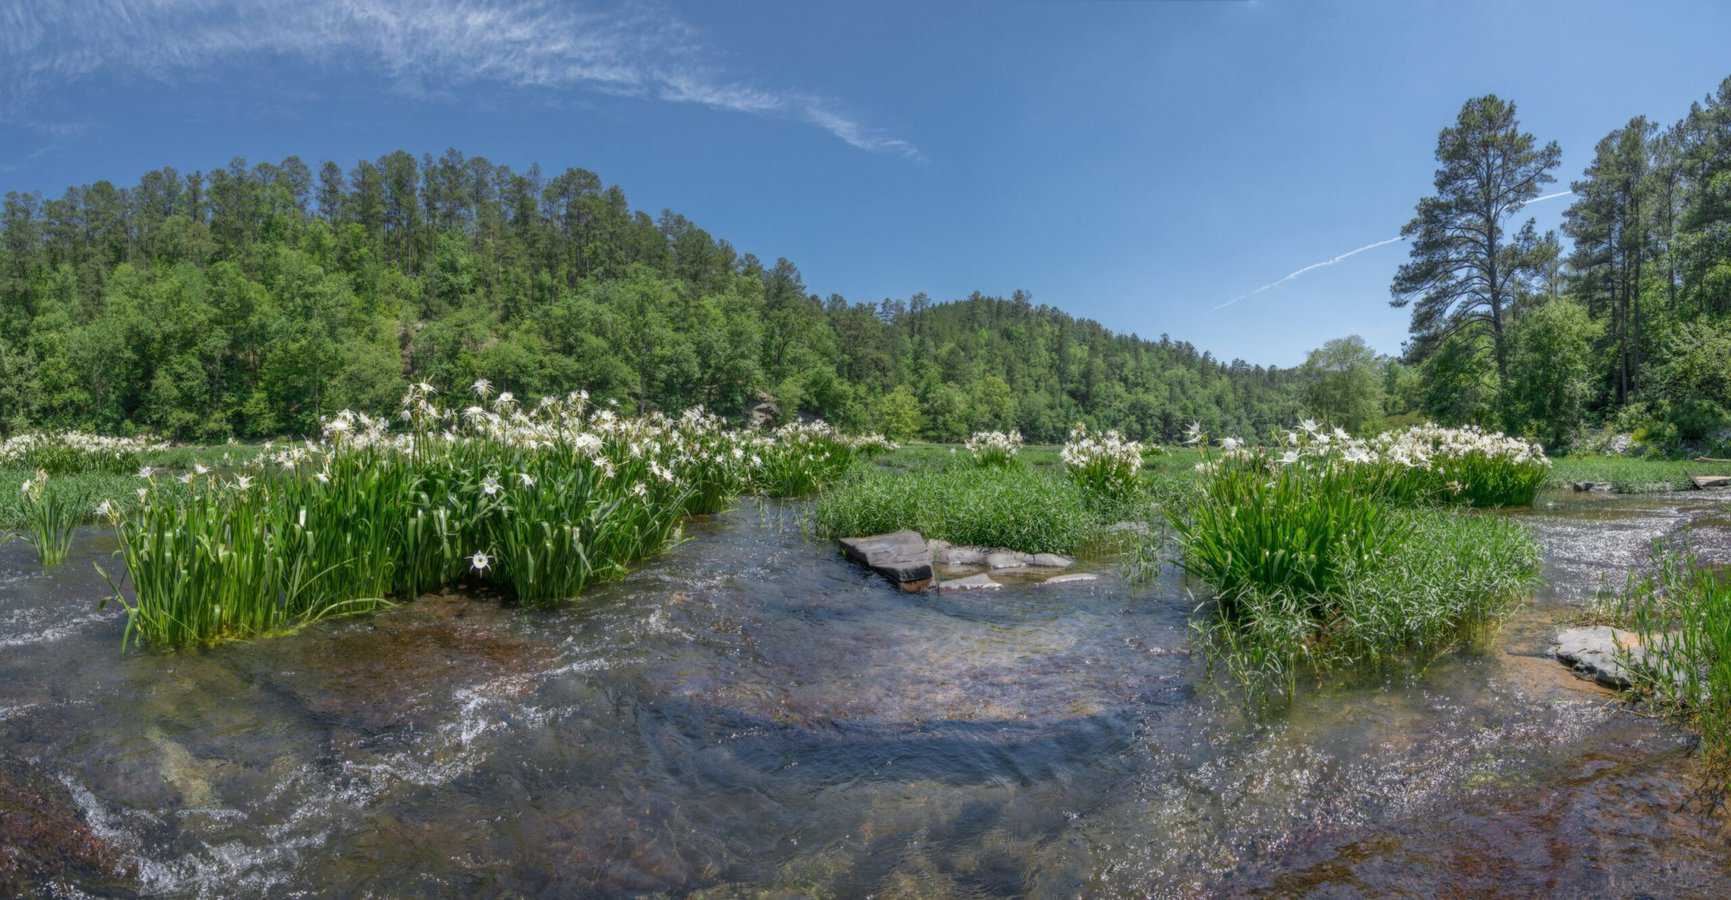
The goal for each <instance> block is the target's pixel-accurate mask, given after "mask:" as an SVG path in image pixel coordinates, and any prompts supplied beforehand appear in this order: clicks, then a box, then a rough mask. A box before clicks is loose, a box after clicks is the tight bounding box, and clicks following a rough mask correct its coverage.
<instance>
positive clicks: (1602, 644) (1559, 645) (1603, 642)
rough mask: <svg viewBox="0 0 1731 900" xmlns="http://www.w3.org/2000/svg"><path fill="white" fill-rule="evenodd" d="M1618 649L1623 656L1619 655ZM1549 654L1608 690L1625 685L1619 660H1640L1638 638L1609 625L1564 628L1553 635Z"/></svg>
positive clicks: (1626, 676)
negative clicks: (1554, 655)
mask: <svg viewBox="0 0 1731 900" xmlns="http://www.w3.org/2000/svg"><path fill="white" fill-rule="evenodd" d="M1619 650H1623V651H1625V653H1624V654H1619V653H1618V651H1619ZM1551 651H1552V652H1553V653H1555V654H1556V655H1557V659H1558V661H1560V662H1562V664H1563V665H1566V666H1569V667H1570V668H1573V669H1574V670H1575V674H1577V675H1580V676H1582V677H1584V678H1591V679H1593V680H1594V681H1597V682H1598V683H1600V684H1602V685H1604V686H1606V687H1610V688H1626V687H1628V686H1629V671H1628V669H1627V667H1625V666H1624V665H1623V658H1628V659H1631V660H1633V661H1635V662H1639V661H1640V660H1641V658H1642V650H1641V639H1640V637H1639V636H1638V635H1636V634H1635V633H1634V632H1632V631H1624V630H1623V629H1621V628H1612V627H1610V626H1609V625H1594V626H1592V627H1587V628H1565V629H1564V630H1563V631H1562V632H1561V633H1559V634H1558V635H1557V639H1556V642H1555V643H1554V644H1552V646H1551Z"/></svg>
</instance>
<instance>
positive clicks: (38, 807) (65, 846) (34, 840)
mask: <svg viewBox="0 0 1731 900" xmlns="http://www.w3.org/2000/svg"><path fill="white" fill-rule="evenodd" d="M137 879H138V865H137V863H135V862H132V861H131V860H129V859H127V857H126V856H125V854H124V853H122V852H121V850H120V849H119V848H116V847H114V846H113V845H112V844H110V843H109V842H108V841H107V840H105V839H104V838H103V837H102V836H101V835H99V834H97V832H96V831H94V830H93V829H92V828H91V827H90V825H89V823H88V822H86V821H85V820H84V816H83V815H82V814H81V813H80V812H79V810H78V806H77V804H76V803H75V802H74V800H73V798H72V796H71V794H70V793H69V792H68V791H67V789H66V787H65V786H64V785H62V784H60V783H59V782H57V781H55V780H53V779H52V778H50V777H48V776H47V775H46V774H45V773H43V772H40V771H37V770H36V769H35V768H34V767H33V766H32V765H31V764H29V763H27V762H25V761H24V760H21V759H18V758H16V757H13V756H9V755H0V896H7V897H26V896H42V895H46V894H64V895H66V896H86V895H87V893H88V892H95V893H97V894H103V895H106V894H116V895H128V894H131V893H133V892H134V891H135V890H136V882H137Z"/></svg>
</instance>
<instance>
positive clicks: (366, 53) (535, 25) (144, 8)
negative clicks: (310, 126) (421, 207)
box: [0, 0, 920, 159]
mask: <svg viewBox="0 0 1731 900" xmlns="http://www.w3.org/2000/svg"><path fill="white" fill-rule="evenodd" d="M702 38H703V35H702V33H701V31H700V30H699V29H698V28H697V27H696V26H694V25H692V24H690V23H688V22H686V21H684V20H683V19H681V18H680V17H679V16H678V15H676V14H675V13H674V12H673V11H672V10H671V9H668V8H666V7H665V6H664V5H662V4H661V3H660V2H658V0H589V2H577V0H292V2H284V0H53V2H46V3H38V2H32V0H22V2H20V0H11V2H4V0H0V125H4V124H7V123H8V120H14V121H16V120H25V119H27V118H28V115H27V114H28V112H29V111H30V107H31V106H33V105H34V104H33V101H34V100H35V99H36V98H37V97H39V96H40V95H42V94H44V93H46V92H48V91H50V90H54V89H58V88H62V87H64V86H65V85H67V84H70V83H73V82H77V81H81V80H85V79H90V78H96V77H111V78H116V79H128V78H135V77H142V78H147V79H152V80H155V81H158V82H161V83H163V84H166V85H170V86H173V85H175V84H178V83H180V82H183V81H189V80H201V79H202V80H209V79H213V78H233V77H235V75H236V73H235V72H234V71H233V69H234V67H236V66H242V67H245V66H250V65H252V64H253V63H255V62H256V61H258V60H261V59H267V58H273V57H274V58H279V59H290V60H293V61H296V62H301V63H307V64H312V65H315V66H318V67H319V68H321V69H325V70H337V71H340V70H343V69H351V70H352V69H365V70H369V71H371V72H374V73H377V74H378V75H381V76H383V77H384V78H385V79H386V80H387V81H388V82H389V83H390V84H391V85H393V86H394V87H396V88H397V89H398V90H400V91H402V92H404V93H406V94H409V95H411V96H440V95H446V94H448V93H449V89H450V88H453V87H459V86H464V85H475V84H482V85H503V86H507V87H512V88H518V89H524V90H534V89H543V90H555V91H557V90H570V89H582V90H587V91H591V92H595V93H599V94H611V95H623V96H629V97H638V98H642V99H645V100H657V101H661V102H665V103H680V104H690V105H694V106H703V107H707V108H710V109H717V110H725V111H728V112H735V113H742V114H746V115H755V116H766V117H774V118H780V119H787V120H792V121H797V122H803V123H805V124H807V125H810V126H812V127H814V128H818V129H821V130H823V131H825V132H827V133H829V134H830V135H832V136H834V137H835V138H836V139H838V140H840V141H842V142H844V143H846V144H848V145H849V146H852V147H857V148H859V149H861V150H867V151H872V152H878V153H889V154H894V155H897V156H903V157H906V158H909V159H919V158H920V151H919V149H918V148H916V147H915V146H914V145H912V144H910V143H908V142H907V141H905V140H901V139H899V138H896V137H894V136H892V135H887V134H884V133H883V132H881V131H879V130H878V129H876V128H873V127H871V126H870V125H868V124H866V123H865V122H863V121H861V120H859V119H858V118H856V117H854V116H853V115H851V114H850V113H849V112H848V111H847V110H846V109H845V108H844V107H843V106H842V105H841V104H839V103H838V102H836V101H835V100H833V99H831V98H828V97H823V96H820V95H817V94H814V93H811V92H809V91H804V90H799V89H779V88H771V87H764V86H761V85H758V84H755V83H752V82H750V81H746V80H741V79H740V78H739V77H737V76H736V75H734V74H732V73H730V72H728V71H724V69H723V67H722V66H720V65H719V64H717V63H716V62H714V60H715V59H716V54H715V53H713V52H711V50H710V48H708V47H706V46H704V44H703V40H702ZM225 69H226V70H227V71H225ZM242 77H246V76H245V75H243V76H242ZM254 77H257V76H254ZM25 124H29V125H30V126H31V127H33V128H37V129H38V130H44V129H47V128H51V127H53V126H52V125H42V126H39V125H37V124H36V123H31V122H25Z"/></svg>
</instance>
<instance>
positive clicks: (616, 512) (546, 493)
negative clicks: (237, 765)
mask: <svg viewBox="0 0 1731 900" xmlns="http://www.w3.org/2000/svg"><path fill="white" fill-rule="evenodd" d="M486 389H487V386H486V385H485V383H480V384H477V386H476V390H477V393H484V392H485V391H486ZM586 401H587V397H586V396H583V395H580V394H578V395H572V397H570V398H568V399H566V400H563V401H561V400H557V399H550V400H547V401H544V402H542V403H541V404H540V405H539V406H537V407H535V409H534V410H533V411H532V412H526V411H524V410H522V409H520V408H518V407H517V406H516V405H515V402H514V401H513V400H512V399H511V398H510V395H508V394H501V395H500V396H499V397H498V399H496V400H495V401H494V402H493V408H492V409H491V410H488V409H484V408H482V407H479V406H471V407H469V408H468V409H466V410H464V411H463V412H462V413H456V412H454V411H447V410H443V409H440V408H439V407H438V406H436V405H434V404H433V403H432V400H431V391H430V389H429V388H427V387H425V386H422V385H417V386H416V387H415V389H414V390H412V391H411V393H410V395H409V397H408V398H407V399H406V400H405V409H404V413H403V416H402V418H403V419H404V420H405V421H408V422H409V423H410V429H409V430H408V431H406V432H402V433H391V432H390V431H388V430H387V428H386V427H385V422H384V420H380V419H370V418H368V417H366V416H359V415H355V414H353V413H344V414H340V415H339V416H337V417H336V418H334V419H333V420H331V421H330V422H329V423H327V426H326V429H327V430H326V437H325V441H324V442H322V443H318V444H314V445H310V446H296V447H291V448H289V449H286V450H283V451H280V452H277V453H274V454H272V455H271V456H270V457H269V458H268V459H267V458H262V457H258V458H253V459H251V460H249V461H246V462H243V463H240V464H238V465H229V466H225V467H223V468H220V469H213V468H210V467H207V466H205V465H204V464H202V463H195V464H194V467H193V469H192V471H190V472H186V473H184V474H181V475H179V476H178V477H174V476H165V475H161V474H155V473H145V478H144V481H143V482H142V483H143V484H144V487H143V489H142V490H141V491H140V492H139V495H138V499H137V502H136V503H135V504H133V505H132V506H130V507H127V508H115V509H114V510H113V511H112V515H113V518H114V521H115V527H116V530H117V533H118V536H119V540H120V555H121V556H122V557H123V559H124V560H125V563H126V573H127V575H128V576H129V577H130V578H131V579H132V584H133V591H132V596H131V597H130V598H129V597H128V596H127V594H126V592H125V591H123V590H121V589H120V587H119V586H118V585H117V586H116V589H115V592H114V595H113V599H114V600H115V601H116V602H119V603H121V604H122V605H124V606H125V608H126V611H127V619H128V624H127V630H126V636H125V639H124V640H126V641H127V642H133V641H142V642H144V643H146V644H149V645H152V646H157V647H165V648H179V647H187V646H193V645H199V644H211V643H216V642H220V641H226V640H235V639H242V638H248V637H253V636H257V635H265V634H273V633H280V632H284V631H290V630H293V629H296V628H299V627H302V626H304V625H306V624H308V623H311V622H316V621H319V620H321V619H326V618H330V617H333V616H339V615H349V614H356V613H365V612H369V611H372V610H375V609H378V608H380V607H381V606H383V605H386V604H388V603H390V602H393V601H396V600H407V599H412V598H414V597H415V596H416V595H418V594H420V593H422V592H425V591H429V590H433V589H437V588H440V587H444V586H451V585H465V586H487V587H491V588H493V589H495V590H498V591H499V592H501V593H502V594H504V595H505V596H507V597H508V598H510V599H512V600H514V601H516V602H518V603H522V604H529V605H549V604H556V603H561V602H565V601H567V600H570V599H572V598H574V597H575V596H577V595H578V594H579V593H580V592H581V591H582V590H584V588H586V587H587V586H589V585H590V584H593V583H594V582H596V581H600V580H605V579H610V578H617V577H619V576H620V575H622V574H623V573H624V572H625V571H626V570H627V569H628V567H629V566H630V565H631V564H633V563H636V562H638V561H640V560H642V559H644V558H645V557H647V556H649V555H651V554H653V553H655V552H657V551H659V550H661V549H663V548H665V547H666V546H668V545H669V544H670V543H672V542H673V541H675V540H677V538H678V535H679V531H680V524H681V522H682V521H683V519H684V517H685V516H687V515H689V514H692V513H695V512H709V511H714V510H718V509H721V508H725V506H726V505H727V504H728V503H730V502H731V501H732V499H733V497H734V496H736V495H737V494H738V493H739V492H740V491H741V490H743V489H746V488H748V487H750V486H752V485H755V484H762V485H764V486H765V487H766V488H767V489H778V490H790V491H791V490H796V489H800V488H803V487H807V486H810V487H817V486H822V485H823V484H825V483H826V482H827V480H828V479H829V478H832V477H834V475H835V473H836V472H837V471H838V470H839V468H840V467H842V466H844V465H845V464H847V463H848V462H850V461H851V460H852V459H853V458H854V457H855V456H856V455H858V454H861V453H869V452H872V449H873V447H874V444H875V442H874V441H872V440H871V439H865V440H858V439H850V438H845V437H842V436H840V435H837V434H835V433H834V432H832V431H830V430H829V429H828V428H827V426H822V425H810V426H795V427H793V428H791V429H782V430H780V431H778V432H776V433H775V434H774V435H771V436H763V435H753V434H746V433H742V432H738V431H732V430H729V429H726V428H724V427H723V426H722V424H721V423H720V422H719V421H718V420H716V419H714V418H713V417H710V416H706V415H704V414H702V413H701V412H700V411H693V412H691V413H687V414H686V415H685V416H682V417H681V418H679V419H676V420H675V419H669V418H667V417H665V416H660V415H657V414H652V415H649V416H645V417H641V418H635V419H622V418H620V417H618V416H617V415H615V414H614V413H613V412H612V411H611V410H605V409H603V410H598V411H597V410H591V409H589V408H588V406H587V403H586Z"/></svg>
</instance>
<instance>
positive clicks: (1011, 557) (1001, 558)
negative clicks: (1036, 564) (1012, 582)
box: [986, 550, 1034, 569]
mask: <svg viewBox="0 0 1731 900" xmlns="http://www.w3.org/2000/svg"><path fill="white" fill-rule="evenodd" d="M1033 561H1034V557H1033V555H1031V554H1028V553H1019V552H1017V551H1015V550H993V551H991V552H990V553H987V554H986V565H987V566H989V567H991V568H993V569H1020V568H1022V567H1023V566H1027V565H1031V564H1032V563H1033Z"/></svg>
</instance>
